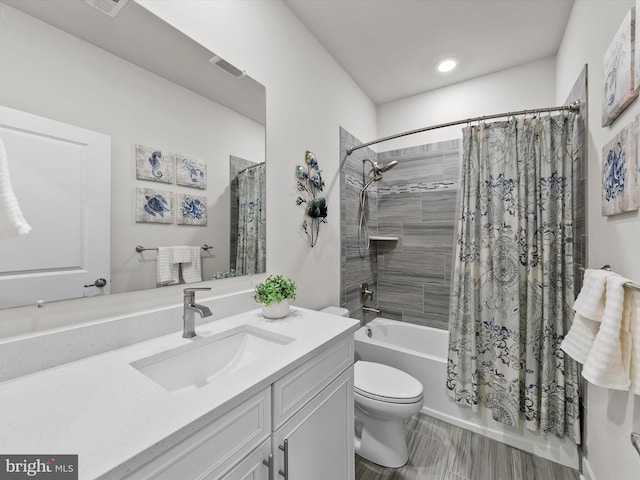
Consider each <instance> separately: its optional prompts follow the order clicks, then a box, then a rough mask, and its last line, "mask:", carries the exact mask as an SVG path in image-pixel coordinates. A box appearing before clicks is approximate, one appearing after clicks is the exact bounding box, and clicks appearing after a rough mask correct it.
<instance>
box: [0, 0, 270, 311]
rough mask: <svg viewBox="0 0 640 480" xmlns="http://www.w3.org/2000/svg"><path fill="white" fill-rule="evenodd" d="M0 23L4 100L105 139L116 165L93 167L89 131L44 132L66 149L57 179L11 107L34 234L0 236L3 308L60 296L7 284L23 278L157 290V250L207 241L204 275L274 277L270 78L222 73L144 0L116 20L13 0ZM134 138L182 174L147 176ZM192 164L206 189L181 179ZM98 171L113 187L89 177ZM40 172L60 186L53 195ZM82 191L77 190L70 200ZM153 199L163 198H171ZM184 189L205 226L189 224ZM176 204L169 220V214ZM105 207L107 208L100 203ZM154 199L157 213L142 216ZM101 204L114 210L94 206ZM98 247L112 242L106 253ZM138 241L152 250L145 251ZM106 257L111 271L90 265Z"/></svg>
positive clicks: (13, 155) (1, 7)
mask: <svg viewBox="0 0 640 480" xmlns="http://www.w3.org/2000/svg"><path fill="white" fill-rule="evenodd" d="M0 19H1V20H0V22H1V24H2V28H0V60H1V61H2V64H3V72H4V73H3V88H2V89H0V106H2V107H7V108H8V109H9V110H11V111H16V112H24V113H27V114H29V115H34V116H36V117H37V118H41V119H43V120H46V121H51V122H54V124H56V125H63V126H70V127H74V128H79V129H80V131H82V132H85V131H88V132H92V133H95V134H96V135H97V136H98V138H107V139H108V142H107V145H108V157H107V158H108V160H107V162H109V163H110V165H109V168H108V169H107V172H108V173H107V174H106V175H103V174H100V175H93V172H94V170H92V169H91V167H90V162H85V159H86V157H87V156H88V154H87V153H86V151H87V148H85V144H84V143H83V142H84V140H82V141H80V140H74V138H75V137H73V136H69V138H67V137H66V136H60V137H58V136H57V134H56V135H52V134H37V135H39V137H38V138H47V139H50V140H51V142H50V143H49V144H45V145H44V147H43V148H49V147H50V146H51V145H53V144H54V143H55V146H56V148H57V146H58V145H62V146H63V147H64V148H62V147H61V149H60V151H58V152H57V156H51V157H49V160H48V161H49V166H48V168H51V171H52V172H53V173H54V174H55V175H52V174H49V173H48V170H45V169H43V168H41V167H42V165H43V164H45V163H46V162H47V160H46V158H47V156H46V155H39V157H42V158H41V159H40V161H41V162H42V163H41V164H39V163H37V162H36V161H32V163H31V164H29V162H28V161H26V160H25V161H23V160H22V159H23V158H27V159H33V158H34V157H35V155H32V154H29V155H27V154H25V153H24V152H22V151H21V150H20V149H19V147H20V146H19V145H18V144H20V141H18V140H19V139H20V138H21V137H20V135H19V132H21V131H22V130H20V129H19V128H18V127H17V126H16V125H15V124H13V123H12V122H13V121H14V120H13V119H12V118H11V116H10V115H9V119H8V120H7V118H5V117H2V121H0V137H1V138H3V140H5V144H6V145H7V155H8V163H9V167H10V173H11V177H12V178H11V180H12V183H13V187H14V190H15V192H16V196H17V198H18V200H19V201H20V204H21V207H22V210H23V213H24V214H25V217H26V218H27V220H28V221H29V223H30V224H31V226H32V227H33V231H32V233H30V234H29V235H26V236H21V237H17V238H15V239H8V240H4V239H2V240H0V249H1V250H2V251H3V255H1V256H0V292H2V293H0V307H11V306H17V305H23V304H36V302H37V301H38V300H43V301H45V302H49V301H54V300H56V299H60V298H57V297H56V296H55V295H54V292H51V291H50V290H51V289H50V288H49V287H45V286H42V285H40V284H39V283H36V284H35V285H36V286H34V287H29V286H20V288H19V290H20V291H24V292H27V293H26V294H25V296H23V297H21V298H18V296H17V295H13V294H11V293H8V292H9V291H10V290H11V289H10V288H8V287H9V286H12V285H18V284H19V282H18V280H20V279H23V278H25V277H31V278H27V279H28V280H32V279H33V278H34V277H38V278H44V277H53V278H56V275H57V276H58V277H64V278H65V279H68V278H73V283H74V286H73V289H72V291H73V292H74V293H72V294H68V295H66V296H63V297H62V298H71V297H83V296H94V295H103V294H106V293H120V292H127V291H132V290H140V289H148V288H156V287H157V285H158V283H159V282H158V278H159V276H158V269H157V263H158V262H157V257H158V251H157V250H155V249H157V248H158V247H172V246H189V247H195V246H203V245H207V246H210V247H211V248H210V249H208V250H201V257H200V260H201V278H202V280H208V279H212V278H224V277H226V276H237V275H245V274H251V273H261V272H264V270H265V258H266V244H265V229H266V224H265V218H266V212H265V201H264V188H265V177H264V170H265V160H266V159H265V116H266V115H265V110H266V101H265V90H264V87H263V86H262V85H260V84H259V83H258V82H256V81H255V80H253V79H252V78H251V77H250V76H248V75H245V74H244V73H242V72H241V69H238V71H234V72H231V73H233V74H231V73H230V72H228V71H222V70H221V69H220V68H219V67H218V66H217V65H216V62H215V61H214V58H219V57H217V56H216V55H215V53H214V52H211V51H209V50H207V49H205V48H204V47H202V46H201V45H199V44H198V43H197V42H195V41H193V40H192V39H190V38H188V37H186V36H185V35H183V34H181V33H180V32H178V31H177V30H175V29H174V28H173V27H171V26H169V25H167V24H166V23H164V22H163V21H161V20H160V19H158V18H157V17H155V16H154V15H152V14H151V13H149V12H148V11H146V10H145V9H144V8H143V7H141V6H140V5H138V4H137V3H135V2H133V1H129V2H128V3H127V4H126V5H125V6H124V7H123V8H122V9H121V10H120V11H119V12H118V14H117V15H116V16H115V17H113V18H112V17H110V16H108V15H105V14H104V13H102V12H99V11H97V10H96V9H94V8H92V7H90V6H88V5H87V4H86V3H85V2H82V1H76V0H70V1H57V2H23V1H18V0H5V1H3V2H2V3H0ZM10 113H11V112H10ZM56 122H57V123H56ZM43 128H44V127H43ZM47 128H48V127H47ZM45 130H46V129H45ZM78 145H79V146H80V147H79V148H75V147H74V146H78ZM136 146H139V147H145V148H149V149H151V154H150V155H147V156H146V157H144V158H147V157H148V158H155V159H156V160H157V159H158V158H159V157H158V155H156V156H155V157H154V156H153V153H154V152H162V154H163V155H162V156H163V159H166V160H167V161H168V162H169V163H167V165H166V166H167V167H168V168H170V169H172V172H173V177H174V178H173V180H172V181H171V182H159V181H156V180H154V179H152V178H144V176H143V175H139V174H137V171H136ZM10 147H11V148H10ZM20 148H21V147H20ZM65 149H66V150H65ZM68 158H72V159H73V161H70V162H66V161H65V159H68ZM101 158H103V157H101ZM52 159H55V160H52ZM67 163H68V165H67ZM187 164H188V165H191V166H192V167H193V168H196V169H197V170H202V171H206V187H204V188H201V186H198V185H189V184H188V182H186V183H184V182H183V184H180V183H179V182H178V181H177V180H176V178H177V177H178V175H179V173H180V172H179V168H181V167H184V165H187ZM26 165H28V169H27V167H26ZM201 166H204V167H206V168H202V167H201ZM156 167H157V165H156ZM65 168H66V170H65ZM150 170H151V171H152V172H153V171H154V170H153V165H151V164H150ZM96 171H97V170H96ZM155 171H156V172H157V171H159V170H158V168H156V170H155ZM34 172H35V174H34ZM203 175H204V174H203ZM97 176H99V177H100V178H99V180H100V181H101V182H102V184H103V185H105V184H106V187H95V188H94V187H89V186H88V185H89V182H88V179H91V181H94V180H96V179H94V178H92V177H97ZM149 176H150V177H152V176H153V174H152V175H149ZM187 176H188V173H187ZM199 178H200V177H199ZM34 179H37V180H38V182H40V184H43V185H44V184H47V188H48V189H49V190H48V191H50V192H53V193H51V194H50V195H49V196H48V198H46V199H45V198H42V196H41V195H40V193H39V192H40V191H41V190H40V187H37V185H38V182H36V181H35V180H34ZM100 188H103V189H102V190H100ZM73 192H76V193H75V194H77V198H76V197H73V198H71V197H69V196H70V195H71V194H72V193H73ZM92 193H93V194H94V195H93V196H94V197H96V198H91V194H92ZM156 195H164V196H165V197H166V198H164V197H163V199H164V202H166V203H163V201H162V200H160V199H159V198H158V197H157V196H156ZM62 198H64V201H65V202H66V203H64V205H75V206H76V207H74V208H73V209H69V208H67V207H65V214H64V215H63V212H62V211H61V210H62V207H59V206H58V205H59V204H58V203H56V202H58V201H61V199H62ZM185 198H187V199H190V200H191V203H188V204H187V205H190V206H191V207H193V208H190V209H187V210H190V212H192V213H193V212H196V213H198V214H199V215H200V218H199V219H198V221H195V220H194V221H192V222H190V223H184V222H179V221H178V219H177V217H178V214H180V213H181V212H182V210H183V209H180V208H178V207H179V205H184V199H185ZM81 202H85V203H81ZM141 202H142V207H141ZM45 204H47V205H48V206H49V208H48V209H47V208H44V207H43V205H45ZM169 204H171V213H172V215H173V218H172V221H171V222H168V221H166V216H167V215H168V211H167V210H168V209H169ZM95 205H102V206H105V205H106V206H107V207H108V208H106V209H102V210H100V209H99V208H96V209H95V210H94V206H95ZM144 206H147V209H146V210H145V211H146V212H147V218H143V219H142V220H141V218H142V217H141V216H140V215H139V210H140V208H142V209H143V210H144ZM161 206H162V208H160V207H161ZM194 206H195V207H197V208H195V207H194ZM205 207H206V208H205ZM70 210H71V211H74V212H75V211H76V210H77V211H78V212H79V213H78V212H76V213H77V214H76V213H73V212H72V213H68V212H69V211H70ZM97 211H103V212H104V211H106V213H100V214H95V215H92V213H93V212H97ZM205 211H206V221H202V218H201V217H202V213H203V212H205ZM149 212H151V213H149ZM74 215H75V216H74ZM98 217H101V219H102V220H103V221H104V222H106V230H102V231H106V234H101V235H100V237H101V240H100V241H97V240H93V241H92V240H91V235H92V231H93V225H94V223H96V222H97V221H98V220H99V218H98ZM148 219H151V221H147V220H148ZM154 219H156V220H157V219H162V220H165V221H164V222H161V221H153V220H154ZM74 221H75V222H76V223H77V225H76V224H74V223H73V222H74ZM71 225H73V226H71ZM83 228H84V229H85V230H82V229H83ZM104 237H106V238H104ZM99 243H106V246H101V247H100V248H98V247H97V246H96V245H97V244H99ZM138 245H141V246H143V247H144V248H146V249H149V250H144V251H142V252H137V251H136V246H138ZM92 250H93V251H92ZM59 252H63V253H59ZM5 253H7V254H6V255H5ZM91 255H93V256H95V257H97V258H98V260H95V261H94V259H93V257H92V256H91ZM8 259H11V262H10V264H9V262H8ZM15 259H24V260H25V261H24V262H16V261H14V260H15ZM105 259H106V261H105ZM99 261H102V262H103V265H104V266H103V267H101V268H99V269H98V271H93V270H91V267H93V265H95V264H96V263H99ZM25 262H26V263H25ZM98 278H106V279H107V281H108V283H107V285H106V286H105V287H97V286H95V280H96V279H98ZM180 278H181V280H182V279H183V277H182V275H181V276H180ZM56 282H57V284H60V280H58V281H56ZM25 285H34V284H33V283H31V284H29V283H27V284H25ZM85 285H88V287H85ZM14 290H15V289H14Z"/></svg>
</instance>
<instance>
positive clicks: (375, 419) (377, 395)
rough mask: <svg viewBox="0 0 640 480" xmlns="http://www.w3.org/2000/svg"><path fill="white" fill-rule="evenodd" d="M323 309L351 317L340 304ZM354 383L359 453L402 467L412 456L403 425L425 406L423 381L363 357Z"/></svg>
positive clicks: (375, 460) (356, 442)
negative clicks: (410, 455)
mask: <svg viewBox="0 0 640 480" xmlns="http://www.w3.org/2000/svg"><path fill="white" fill-rule="evenodd" d="M322 312H324V313H331V314H333V315H340V316H343V317H347V316H349V311H348V310H347V309H344V308H339V307H328V308H325V309H323V310H322ZM353 383H354V392H353V396H354V402H355V409H354V417H355V451H356V453H357V454H358V455H360V456H361V457H363V458H365V459H367V460H369V461H371V462H373V463H376V464H378V465H382V466H384V467H391V468H398V467H401V466H403V465H404V464H405V463H407V460H408V458H409V454H408V451H407V440H406V438H405V434H404V428H403V424H404V421H405V420H407V419H408V418H409V417H411V416H412V415H415V414H416V413H418V412H419V411H420V409H421V408H422V405H423V403H424V395H423V387H422V384H421V383H420V382H419V381H418V380H416V379H415V378H414V377H412V376H411V375H409V374H408V373H405V372H403V371H402V370H398V369H397V368H394V367H391V366H389V365H383V364H381V363H374V362H365V361H362V360H360V361H357V362H356V363H355V364H354V382H353Z"/></svg>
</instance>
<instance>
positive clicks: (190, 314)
mask: <svg viewBox="0 0 640 480" xmlns="http://www.w3.org/2000/svg"><path fill="white" fill-rule="evenodd" d="M197 290H211V289H210V288H185V289H184V313H183V314H182V320H183V328H182V338H193V337H195V336H196V326H195V314H196V313H198V315H200V316H201V317H202V318H204V317H210V316H211V310H209V307H205V306H204V305H198V304H197V303H196V291H197Z"/></svg>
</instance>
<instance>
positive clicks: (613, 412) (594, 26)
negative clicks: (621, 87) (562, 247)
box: [556, 0, 640, 480]
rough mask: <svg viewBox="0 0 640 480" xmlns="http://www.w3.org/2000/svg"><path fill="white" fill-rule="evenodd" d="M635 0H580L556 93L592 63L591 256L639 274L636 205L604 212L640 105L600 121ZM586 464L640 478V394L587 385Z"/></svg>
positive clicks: (594, 473)
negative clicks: (610, 180) (609, 173)
mask: <svg viewBox="0 0 640 480" xmlns="http://www.w3.org/2000/svg"><path fill="white" fill-rule="evenodd" d="M634 5H635V2H634V1H614V0H600V1H584V0H576V2H575V4H574V6H573V11H572V13H571V17H570V19H569V24H568V26H567V30H566V32H565V35H564V39H563V42H562V45H561V47H560V50H559V52H558V55H557V59H556V70H557V81H556V100H557V101H561V100H562V99H564V98H566V96H567V94H568V93H569V91H570V90H571V87H572V85H573V82H574V80H575V78H576V76H577V75H578V74H579V73H580V71H581V69H582V68H583V67H584V65H585V64H588V69H589V72H588V75H589V77H588V89H589V90H588V98H589V141H588V152H589V153H588V155H589V164H588V169H589V180H588V185H587V198H588V205H587V217H588V219H587V221H588V224H587V231H588V235H589V250H588V261H589V265H590V266H592V267H599V266H602V265H604V264H610V265H611V266H612V267H613V269H614V270H615V271H616V272H618V273H620V274H622V275H624V276H627V277H629V278H631V279H633V280H635V281H640V250H638V245H639V244H638V239H639V238H640V219H638V214H637V213H635V212H634V213H627V214H623V215H617V216H612V217H603V216H602V215H601V193H600V192H601V171H602V148H603V146H604V145H605V144H606V143H607V142H608V141H609V140H611V138H612V137H613V136H614V135H616V134H617V133H618V132H619V131H620V130H621V129H622V128H623V127H625V126H626V125H628V124H629V122H631V121H633V119H634V118H635V116H636V115H637V114H638V113H640V102H639V101H638V100H636V101H635V102H634V103H632V104H631V106H630V107H629V108H628V109H627V110H626V111H625V112H624V113H623V114H622V115H621V116H620V117H619V118H618V119H617V120H616V121H615V122H614V124H613V125H612V126H611V127H608V128H602V127H601V115H602V87H603V73H602V68H603V62H602V59H603V56H604V52H605V50H606V48H607V47H608V46H609V44H610V42H611V40H612V38H613V36H614V34H615V33H616V31H617V30H618V28H619V26H620V24H621V23H622V20H623V19H624V17H625V15H626V14H627V12H628V11H629V9H630V8H631V7H633V6H634ZM587 402H588V403H587V419H586V435H587V443H586V447H587V449H586V451H587V452H586V453H587V461H586V462H585V466H586V470H585V472H586V473H587V474H588V475H590V476H591V477H592V479H593V480H595V479H597V480H609V479H616V480H632V479H633V480H636V479H637V478H638V476H639V473H638V472H640V456H638V454H637V453H636V452H635V450H634V449H633V447H632V446H631V443H630V441H629V434H630V433H631V432H632V431H636V432H638V431H640V396H635V395H632V394H629V393H625V392H616V391H613V390H607V389H602V388H599V387H594V386H591V385H590V386H589V388H588V392H587Z"/></svg>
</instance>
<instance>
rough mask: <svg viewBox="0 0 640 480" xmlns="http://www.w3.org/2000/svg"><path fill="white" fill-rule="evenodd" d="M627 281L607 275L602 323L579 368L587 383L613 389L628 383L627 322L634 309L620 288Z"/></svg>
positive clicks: (629, 336) (629, 354)
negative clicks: (581, 366) (582, 365)
mask: <svg viewBox="0 0 640 480" xmlns="http://www.w3.org/2000/svg"><path fill="white" fill-rule="evenodd" d="M628 281H629V280H627V279H626V278H624V277H621V276H620V275H617V274H613V275H610V276H609V277H607V282H606V287H605V296H606V300H605V306H604V312H603V315H602V322H601V323H600V328H599V330H598V333H597V334H596V338H595V340H594V342H593V346H592V347H591V350H590V351H589V354H588V355H587V360H586V361H585V363H584V367H583V369H582V376H583V377H584V378H586V379H587V380H588V381H589V382H590V383H592V384H594V385H598V386H600V387H604V388H610V389H614V390H628V389H629V386H630V379H629V363H630V358H631V334H630V332H629V324H630V318H631V315H633V316H634V317H635V312H632V311H631V305H632V303H633V302H632V297H631V292H628V291H627V289H625V287H624V284H625V283H626V282H628Z"/></svg>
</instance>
